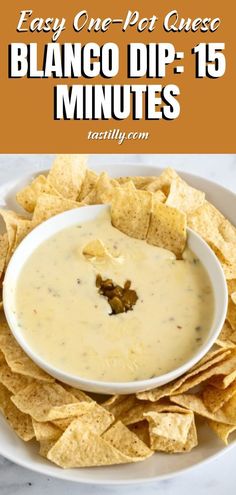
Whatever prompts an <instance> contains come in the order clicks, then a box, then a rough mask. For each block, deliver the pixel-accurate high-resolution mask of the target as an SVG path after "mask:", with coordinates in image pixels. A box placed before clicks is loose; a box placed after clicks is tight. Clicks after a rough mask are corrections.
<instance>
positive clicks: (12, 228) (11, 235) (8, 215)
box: [0, 208, 25, 266]
mask: <svg viewBox="0 0 236 495" xmlns="http://www.w3.org/2000/svg"><path fill="white" fill-rule="evenodd" d="M0 215H1V217H2V219H3V221H4V223H5V227H6V231H7V238H8V250H7V254H6V255H5V266H6V265H7V264H8V261H9V259H10V257H11V255H12V253H13V251H14V248H15V241H16V231H17V226H18V225H19V223H20V222H21V221H22V220H25V219H24V218H23V217H21V216H20V215H17V214H16V213H15V212H14V211H11V210H4V209H3V208H0Z"/></svg>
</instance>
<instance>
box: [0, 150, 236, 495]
mask: <svg viewBox="0 0 236 495" xmlns="http://www.w3.org/2000/svg"><path fill="white" fill-rule="evenodd" d="M13 160H14V162H16V161H17V162H18V163H19V167H21V169H24V167H27V169H28V167H29V165H30V163H34V164H35V161H37V164H38V167H39V169H42V168H44V167H45V168H47V167H48V166H49V164H50V163H51V160H52V155H0V181H4V177H6V176H7V169H8V174H9V168H8V167H10V164H11V162H12V161H13ZM111 161H112V162H113V163H117V164H120V163H126V164H128V163H136V164H144V163H145V164H147V165H153V164H155V165H158V166H160V167H166V166H172V167H174V168H176V169H179V170H182V171H187V172H191V173H193V174H196V175H201V176H204V177H206V178H209V179H211V180H213V181H215V182H218V183H220V184H221V185H223V186H225V187H227V188H229V189H232V190H233V191H235V192H236V155H151V154H150V155H117V154H116V155H94V156H92V157H91V162H92V163H95V162H99V163H104V168H105V165H106V163H109V162H111ZM235 462H236V448H234V449H232V450H231V451H229V452H227V453H226V454H224V455H223V456H222V457H220V458H218V459H217V460H214V461H212V462H209V463H206V464H204V465H203V466H201V467H198V468H196V469H194V470H192V471H191V472H188V473H186V474H181V475H179V476H177V477H174V478H172V479H169V480H166V481H161V482H158V483H151V484H148V485H146V486H144V485H140V486H139V485H133V486H129V487H128V486H126V487H125V486H123V487H96V486H90V485H79V484H75V483H71V482H66V481H61V480H56V479H53V478H48V477H46V476H43V475H40V474H37V473H33V472H31V471H28V470H26V469H23V468H21V467H19V466H16V465H15V464H13V463H12V462H10V461H8V460H6V459H4V458H3V457H0V495H13V494H14V495H16V494H17V495H26V494H30V495H41V494H42V493H43V495H47V494H50V495H64V494H65V493H66V492H67V493H68V494H70V495H73V494H81V495H82V494H83V495H95V494H96V495H100V494H101V495H120V494H123V493H125V494H126V495H139V494H144V493H145V495H152V494H153V495H154V494H156V493H158V494H159V495H180V494H181V495H188V494H189V491H190V490H191V495H199V494H200V495H213V494H214V495H222V494H223V493H226V494H227V495H233V494H234V493H235V486H236V470H235Z"/></svg>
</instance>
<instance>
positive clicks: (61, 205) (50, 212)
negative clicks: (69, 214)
mask: <svg viewBox="0 0 236 495" xmlns="http://www.w3.org/2000/svg"><path fill="white" fill-rule="evenodd" d="M80 206H82V205H81V203H77V202H76V201H73V200H71V199H66V198H62V197H60V196H54V195H52V194H45V193H43V194H41V195H40V196H39V197H38V199H37V203H36V206H35V210H34V214H33V218H32V222H33V224H34V225H38V224H39V223H42V222H44V221H45V220H48V218H51V217H53V216H54V215H58V214H59V213H62V212H63V211H67V210H73V209H74V208H79V207H80Z"/></svg>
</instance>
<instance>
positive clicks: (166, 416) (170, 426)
mask: <svg viewBox="0 0 236 495" xmlns="http://www.w3.org/2000/svg"><path fill="white" fill-rule="evenodd" d="M145 417H146V418H147V420H148V421H150V423H151V425H152V435H155V436H161V437H164V438H168V439H170V440H176V441H179V442H181V443H185V442H186V440H187V436H188V432H189V429H190V426H191V423H192V420H193V413H188V414H181V413H172V412H165V413H162V412H155V411H150V412H149V413H145Z"/></svg>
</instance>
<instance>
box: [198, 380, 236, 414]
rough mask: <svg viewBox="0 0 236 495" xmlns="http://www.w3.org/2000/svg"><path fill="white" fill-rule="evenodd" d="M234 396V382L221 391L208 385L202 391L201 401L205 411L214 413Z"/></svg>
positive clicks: (235, 387) (235, 385)
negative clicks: (205, 408)
mask: <svg viewBox="0 0 236 495" xmlns="http://www.w3.org/2000/svg"><path fill="white" fill-rule="evenodd" d="M234 394H236V380H234V382H233V383H231V385H229V386H228V387H227V388H225V389H222V390H220V389H217V388H216V387H213V386H212V385H210V384H209V385H207V386H206V387H205V388H204V390H203V401H204V404H205V406H206V407H207V409H209V411H211V412H213V413H214V412H216V411H218V410H219V409H220V408H221V407H222V406H223V405H224V404H225V403H226V402H227V401H228V400H229V399H231V397H233V396H234Z"/></svg>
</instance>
